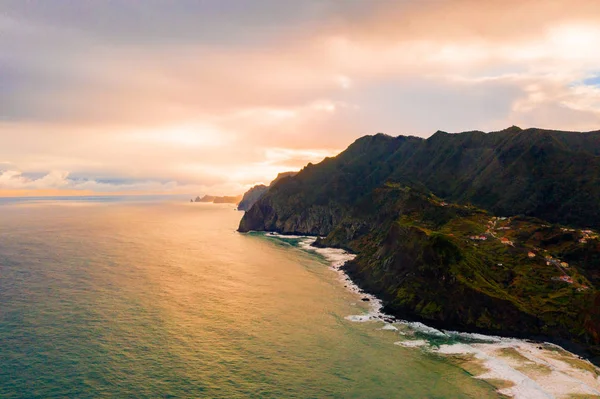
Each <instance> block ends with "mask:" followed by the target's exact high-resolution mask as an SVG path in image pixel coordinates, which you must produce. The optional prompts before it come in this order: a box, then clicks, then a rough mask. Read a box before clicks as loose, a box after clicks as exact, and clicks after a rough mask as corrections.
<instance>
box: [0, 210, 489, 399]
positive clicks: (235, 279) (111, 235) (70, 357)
mask: <svg viewBox="0 0 600 399" xmlns="http://www.w3.org/2000/svg"><path fill="white" fill-rule="evenodd" d="M240 217H241V213H240V212H237V211H235V210H234V209H233V206H231V205H214V204H190V203H183V202H181V203H175V202H170V203H157V202H152V201H147V202H143V203H135V202H131V201H129V202H128V201H125V202H119V201H112V200H111V201H102V200H97V201H90V200H88V199H83V200H80V201H60V200H52V201H30V202H27V201H8V202H4V203H0V397H1V398H63V397H69V398H98V397H106V398H126V397H135V398H159V397H160V398H171V397H172V398H175V397H177V398H180V397H181V398H204V397H206V398H236V397H257V398H258V397H260V398H490V397H497V394H495V393H494V391H493V389H492V388H491V386H490V385H488V384H487V383H486V382H485V381H482V380H477V379H474V378H471V377H470V376H469V375H468V374H467V373H466V372H465V371H463V370H462V369H460V368H458V367H456V366H453V365H452V364H450V363H448V362H447V361H446V360H445V359H444V358H443V357H440V356H436V355H435V354H431V353H428V352H425V351H422V350H420V349H419V348H405V347H402V346H398V345H394V344H393V342H394V341H397V340H398V333H397V332H394V331H386V330H380V328H381V327H382V326H383V323H378V322H367V323H353V322H351V321H348V320H346V319H344V317H345V316H347V315H350V314H357V313H361V312H362V311H364V309H365V308H366V306H367V304H365V303H363V302H361V301H360V298H359V297H357V296H356V294H353V293H351V292H349V291H348V290H346V289H345V288H344V285H343V284H342V283H340V281H339V276H338V274H336V272H334V271H333V270H331V269H330V268H329V267H328V266H329V265H328V263H327V262H326V261H325V259H323V258H320V257H318V256H317V255H315V254H313V253H310V252H306V251H304V250H302V249H301V248H298V247H297V246H294V245H292V244H293V242H291V244H290V243H286V242H285V241H282V240H278V239H274V238H269V237H266V236H264V235H243V234H239V233H237V232H236V231H235V229H236V227H237V225H238V223H239V220H240Z"/></svg>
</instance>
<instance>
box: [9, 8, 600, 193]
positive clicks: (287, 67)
mask: <svg viewBox="0 0 600 399" xmlns="http://www.w3.org/2000/svg"><path fill="white" fill-rule="evenodd" d="M598 48H600V1H596V0H588V1H581V0H569V1H557V0H544V1H540V0H535V1H532V0H519V1H513V0H503V1H497V0H487V1H479V0H477V1H475V0H448V1H446V0H419V1H417V0H404V1H403V0H396V1H392V0H370V1H362V0H301V1H285V0H253V1H246V0H235V1H234V0H218V1H217V0H211V1H207V0H193V1H192V0H179V1H167V0H144V1H141V0H105V1H99V0H0V196H15V195H57V194H62V195H78V194H86V195H89V194H103V195H106V194H124V193H125V194H160V193H164V194H189V195H194V196H195V195H200V194H206V193H210V194H214V195H234V194H241V193H243V192H244V191H245V190H246V189H247V188H249V187H250V186H252V185H254V184H256V183H261V182H262V183H268V182H269V181H270V180H272V179H273V178H274V177H275V176H276V175H277V173H278V172H283V171H288V170H298V169H300V168H302V166H304V165H305V164H307V163H308V162H318V161H320V160H321V159H323V158H324V157H326V156H332V155H335V154H337V153H339V152H340V151H342V150H343V149H344V148H346V147H347V146H348V145H349V144H350V143H352V142H353V141H354V140H356V139H357V138H359V137H361V136H364V135H366V134H375V133H378V132H383V133H387V134H390V135H394V136H397V135H401V134H403V135H415V136H421V137H428V136H430V135H431V134H433V133H434V132H435V131H437V130H443V131H447V132H460V131H466V130H483V131H494V130H500V129H503V128H506V127H509V126H511V125H517V126H520V127H523V128H527V127H541V128H551V129H561V130H576V131H588V130H598V129H600V51H598Z"/></svg>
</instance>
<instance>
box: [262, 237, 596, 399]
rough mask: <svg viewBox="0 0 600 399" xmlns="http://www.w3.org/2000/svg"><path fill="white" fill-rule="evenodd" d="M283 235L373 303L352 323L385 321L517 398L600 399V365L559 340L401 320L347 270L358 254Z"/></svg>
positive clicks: (411, 341) (412, 344) (411, 342)
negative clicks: (536, 339)
mask: <svg viewBox="0 0 600 399" xmlns="http://www.w3.org/2000/svg"><path fill="white" fill-rule="evenodd" d="M267 236H269V237H274V238H278V239H283V240H286V239H295V240H298V245H299V247H300V248H301V249H302V250H304V251H308V252H312V253H316V254H318V255H320V256H322V257H323V258H325V259H326V260H327V261H328V262H329V263H330V267H331V268H332V269H333V270H334V271H336V272H337V273H338V275H339V278H340V281H341V282H342V284H343V285H344V286H345V287H346V288H347V289H348V290H349V291H351V292H353V293H354V294H356V295H357V296H360V297H361V299H362V300H363V301H365V302H368V304H369V309H368V311H367V312H366V313H364V314H360V315H349V316H346V317H345V319H346V320H348V321H351V322H369V321H372V322H381V323H385V324H384V326H383V327H380V329H381V330H387V331H390V333H394V334H398V337H399V338H401V340H399V341H396V342H394V344H395V345H398V346H402V347H405V348H411V349H414V350H423V351H428V352H430V353H431V354H432V355H438V356H444V357H446V358H447V359H448V360H449V361H451V362H454V363H456V364H457V365H458V366H459V367H462V368H463V369H465V370H466V371H468V372H470V373H471V374H472V375H473V376H474V377H475V378H480V379H483V380H487V381H489V382H490V383H492V385H494V386H495V387H496V388H497V390H498V392H499V393H501V394H503V395H506V396H509V397H513V398H515V399H549V398H557V399H560V398H570V397H574V396H577V397H586V398H593V397H598V398H600V369H599V368H597V367H596V366H594V365H593V364H592V363H591V362H589V361H587V360H584V359H581V358H579V357H578V356H577V355H575V354H572V353H570V352H568V351H566V350H564V349H563V348H561V347H560V346H558V345H554V344H551V343H535V342H530V341H526V340H521V339H516V338H503V337H497V336H488V335H483V334H473V333H462V332H457V331H445V330H438V329H435V328H432V327H429V326H427V325H425V324H423V323H420V322H409V321H405V320H397V319H395V318H394V317H393V316H389V315H386V314H384V313H383V312H382V308H383V303H382V301H381V300H380V299H379V298H377V297H375V296H374V295H371V294H369V293H366V292H364V291H363V290H362V289H361V288H360V287H358V286H357V285H356V284H355V283H354V282H353V281H352V280H351V279H350V277H349V276H348V275H347V274H346V273H345V272H344V271H343V269H342V266H343V265H344V264H345V263H346V262H347V261H350V260H352V259H354V258H355V255H353V254H350V253H348V252H346V251H344V250H342V249H337V248H317V247H313V246H312V244H313V243H314V242H315V240H316V238H314V237H307V236H289V235H280V234H276V233H268V234H267Z"/></svg>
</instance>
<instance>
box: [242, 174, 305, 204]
mask: <svg viewBox="0 0 600 399" xmlns="http://www.w3.org/2000/svg"><path fill="white" fill-rule="evenodd" d="M296 173H297V172H283V173H279V174H278V175H277V177H276V178H275V180H273V181H272V182H271V183H270V184H269V185H268V186H265V185H264V184H259V185H256V186H254V187H252V188H251V189H250V190H248V191H246V192H245V193H244V196H243V198H242V200H241V201H240V203H239V205H238V210H240V211H247V210H249V209H250V208H252V205H254V204H255V203H256V202H257V201H258V200H259V199H260V198H261V197H262V196H263V195H264V194H265V193H266V192H267V191H268V190H269V188H271V187H273V186H274V185H275V184H276V183H277V182H279V181H280V180H281V179H283V178H285V177H291V176H295V175H296Z"/></svg>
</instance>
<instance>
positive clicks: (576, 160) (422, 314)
mask: <svg viewBox="0 0 600 399" xmlns="http://www.w3.org/2000/svg"><path fill="white" fill-rule="evenodd" d="M599 154H600V136H599V135H598V133H594V132H593V133H582V134H577V133H566V132H553V131H542V130H536V129H529V130H521V129H518V128H515V127H513V128H510V129H507V130H505V131H501V132H495V133H489V134H484V133H482V132H467V133H462V134H454V135H451V134H447V133H443V132H438V133H436V134H434V135H433V136H432V137H430V138H429V139H427V140H423V139H420V138H415V137H404V136H400V137H396V138H394V137H390V136H386V135H382V134H378V135H375V136H366V137H363V138H361V139H359V140H357V141H356V142H355V143H353V144H352V145H351V146H350V147H349V148H348V149H347V150H346V151H344V152H342V153H341V154H339V155H338V156H337V157H335V158H326V159H325V160H323V161H322V162H321V163H319V164H318V165H312V164H309V165H307V166H306V167H305V168H304V169H303V170H302V171H300V172H299V173H298V174H297V175H296V176H294V177H292V178H288V179H285V180H283V181H281V182H280V183H279V184H277V185H275V186H273V187H272V188H270V189H269V190H268V191H267V192H266V193H265V194H264V195H263V196H262V197H261V198H260V199H259V200H258V201H257V202H256V203H255V204H254V205H253V206H252V207H251V208H250V209H249V210H248V211H247V212H246V214H245V215H244V217H243V218H242V220H241V222H240V227H239V231H242V232H243V231H250V230H265V231H266V230H268V231H277V232H281V233H291V234H311V235H318V236H322V237H325V238H322V239H318V240H317V243H316V244H317V245H326V246H335V247H341V248H346V249H349V250H351V251H353V252H355V253H357V254H358V256H357V257H356V259H355V260H354V261H353V262H350V263H348V264H347V265H346V269H347V271H348V273H349V274H350V276H351V277H352V278H353V279H355V280H356V281H357V282H358V283H359V285H360V286H362V287H363V288H364V289H366V290H368V291H371V292H373V293H376V294H378V295H380V296H381V297H382V299H383V300H384V303H385V306H386V310H387V311H388V312H390V313H392V314H394V315H396V316H399V317H402V318H407V319H413V320H422V321H424V322H426V323H428V324H430V325H433V326H436V327H440V328H447V329H457V330H463V331H477V332H486V333H494V334H501V335H511V336H521V337H540V336H541V337H548V339H552V340H555V341H562V340H565V341H568V342H571V343H575V344H577V345H581V346H583V347H585V348H586V350H587V351H588V354H592V356H597V355H598V354H600V351H599V347H598V344H599V342H600V333H599V332H600V311H598V310H597V309H596V307H595V306H594V304H595V303H600V295H599V292H598V290H597V289H596V285H597V284H599V283H600V280H599V279H600V242H599V241H598V235H597V234H596V233H593V232H591V231H589V230H588V229H587V228H584V227H585V226H594V227H598V226H599V225H600V214H599V213H598V212H597V210H596V208H595V206H596V205H595V204H597V203H598V202H597V201H598V200H600V185H598V184H597V183H598V176H600V168H599V167H600V163H599V160H598V157H599ZM585 165H587V166H585ZM442 195H443V198H444V199H443V200H442V199H440V198H442ZM472 204H476V205H478V207H477V208H476V207H474V206H473V205H472ZM481 208H484V209H481ZM488 212H490V213H488ZM493 215H498V216H499V217H500V218H499V217H497V216H493ZM506 216H507V217H508V218H506V219H504V218H501V217H506ZM536 217H537V218H540V219H537V218H536ZM541 218H546V219H551V222H559V223H563V224H570V225H573V226H579V227H582V228H567V227H562V226H559V225H553V224H552V223H551V222H545V221H542V220H541ZM571 230H572V231H571ZM482 237H485V238H482ZM530 254H533V256H530ZM563 263H564V264H567V265H568V266H564V265H562V264H563Z"/></svg>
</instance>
